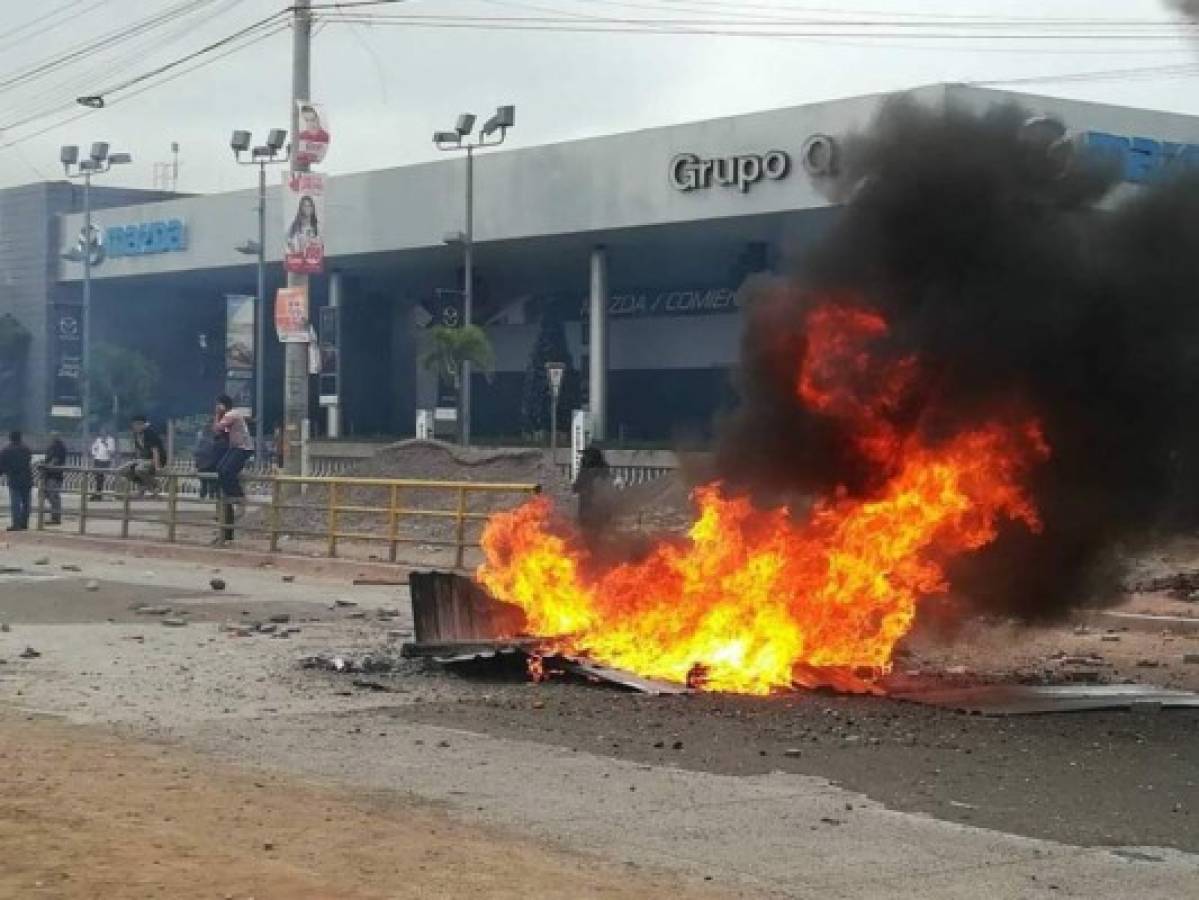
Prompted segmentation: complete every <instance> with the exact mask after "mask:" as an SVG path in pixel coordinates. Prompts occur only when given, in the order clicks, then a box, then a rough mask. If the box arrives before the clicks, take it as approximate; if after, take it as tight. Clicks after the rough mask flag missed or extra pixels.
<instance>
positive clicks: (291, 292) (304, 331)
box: [275, 287, 309, 344]
mask: <svg viewBox="0 0 1199 900" xmlns="http://www.w3.org/2000/svg"><path fill="white" fill-rule="evenodd" d="M275 331H277V332H278V334H279V341H280V342H281V343H284V344H307V343H308V339H309V330H308V288H306V287H288V288H279V292H278V293H277V294H276V295H275Z"/></svg>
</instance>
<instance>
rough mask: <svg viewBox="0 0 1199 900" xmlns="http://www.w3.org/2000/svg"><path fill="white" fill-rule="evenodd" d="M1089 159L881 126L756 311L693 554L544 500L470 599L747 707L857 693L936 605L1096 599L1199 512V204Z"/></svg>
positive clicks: (689, 539) (506, 541)
mask: <svg viewBox="0 0 1199 900" xmlns="http://www.w3.org/2000/svg"><path fill="white" fill-rule="evenodd" d="M1070 151H1071V145H1070V144H1069V142H1068V141H1067V140H1066V139H1065V137H1064V133H1063V132H1062V131H1061V130H1060V129H1058V128H1056V127H1055V126H1054V124H1053V123H1051V122H1047V121H1046V120H1043V119H1030V117H1029V116H1028V115H1027V114H1026V113H1024V112H1022V111H1021V110H1019V109H1015V108H1004V109H1000V110H994V111H991V112H989V113H987V114H985V115H981V116H979V115H975V114H973V113H970V112H967V111H964V110H958V109H950V110H949V111H947V112H946V111H932V110H929V109H927V108H924V107H920V106H918V105H915V104H913V103H910V102H906V101H902V102H897V103H895V104H893V105H891V106H890V107H888V108H887V109H886V110H885V111H884V113H883V114H882V116H881V117H880V120H879V122H878V123H877V124H876V125H875V127H874V129H873V130H872V131H871V132H870V133H868V134H865V135H863V136H860V137H859V138H858V139H856V140H855V141H853V142H852V144H851V145H850V146H849V148H848V150H847V158H846V160H845V161H844V167H843V173H842V188H843V190H844V191H845V197H846V204H845V206H844V207H843V209H842V211H841V213H840V215H839V219H838V221H837V222H836V223H835V224H834V225H833V226H832V228H831V230H830V232H829V233H828V234H827V235H826V237H825V238H824V239H823V240H822V241H821V242H820V244H819V245H818V246H817V247H816V249H815V250H814V252H812V253H811V254H810V255H809V256H808V257H807V258H806V259H804V260H802V261H801V265H800V266H799V272H800V274H799V275H798V276H796V277H795V278H793V279H789V280H769V281H763V282H761V283H758V284H757V285H755V286H753V287H752V289H751V294H752V299H751V303H750V304H749V308H748V310H749V311H748V321H747V327H746V333H745V337H744V344H743V352H742V366H741V372H740V394H741V404H740V407H739V408H738V410H737V411H736V412H735V413H734V414H733V415H732V416H731V417H730V419H729V421H728V422H726V423H725V428H724V438H723V441H722V445H721V447H720V452H719V454H718V466H717V468H718V476H719V477H718V479H717V480H716V481H714V482H712V483H710V484H706V485H702V486H700V487H698V488H697V489H696V491H695V495H694V498H695V503H696V506H697V517H696V520H695V523H694V525H693V526H692V528H691V530H690V532H689V534H688V535H687V536H686V537H684V538H675V537H664V538H662V539H660V540H656V541H650V542H648V543H646V542H640V543H634V542H632V541H621V540H618V539H615V538H614V537H613V536H611V535H584V534H581V533H580V532H579V531H578V530H577V529H576V528H575V527H574V526H573V525H571V524H569V523H567V522H566V521H565V520H564V519H562V518H561V517H560V516H559V515H558V514H557V513H556V511H555V510H554V508H553V506H552V504H551V502H550V501H549V500H547V499H537V500H534V501H532V502H530V503H528V504H526V505H525V506H523V507H521V508H519V509H516V510H513V511H511V512H506V513H501V514H498V515H496V516H494V517H493V518H492V519H491V521H490V522H489V524H488V527H487V529H486V533H485V535H484V539H483V546H484V550H485V553H486V561H485V563H484V564H483V565H482V566H481V567H480V569H479V571H478V573H477V579H478V582H479V583H480V584H481V585H482V586H484V587H485V588H486V589H487V590H488V591H489V592H490V593H491V594H492V595H493V596H494V597H495V598H497V599H499V600H501V601H504V602H506V603H509V604H512V605H513V606H515V607H518V608H519V609H521V610H522V611H523V612H524V614H525V616H526V618H527V624H528V628H529V630H530V631H532V632H533V633H534V634H536V635H538V636H539V637H540V639H542V640H543V641H547V642H549V644H550V645H551V646H552V647H554V648H555V649H557V650H560V651H563V652H569V653H585V654H588V655H590V656H591V657H593V658H595V659H597V660H600V661H602V662H604V663H607V664H610V665H614V666H619V667H622V668H626V669H629V670H632V671H634V672H636V673H638V674H640V675H644V676H647V677H650V678H660V679H666V680H669V681H674V682H679V683H689V684H693V685H696V686H702V687H704V688H706V689H709V690H723V691H737V692H745V693H766V692H769V691H771V690H774V689H778V688H786V687H789V686H792V685H802V686H820V685H824V686H833V687H837V688H839V689H845V690H862V689H864V688H865V687H866V686H867V685H868V683H869V680H870V679H871V678H873V677H875V676H877V675H879V674H881V673H884V672H886V671H887V670H888V669H889V666H890V663H891V660H892V655H893V653H894V650H895V646H896V643H897V642H898V641H899V640H900V639H901V638H902V637H903V636H904V635H905V634H906V633H907V632H908V631H909V629H910V628H911V627H912V624H913V622H914V620H915V618H916V616H917V615H918V613H919V611H920V607H921V601H922V600H923V599H924V598H927V597H931V596H935V595H946V596H949V597H950V598H951V600H952V607H951V608H954V609H957V610H959V611H965V610H969V609H975V610H984V611H989V612H999V613H1004V614H1012V613H1014V614H1017V615H1021V616H1024V617H1026V618H1035V617H1047V616H1052V615H1060V614H1061V613H1063V612H1065V611H1066V610H1068V609H1069V608H1071V607H1072V606H1073V605H1076V604H1079V603H1081V602H1083V601H1089V600H1092V599H1093V598H1094V597H1095V596H1096V592H1099V593H1100V594H1102V592H1103V591H1104V590H1106V589H1107V587H1108V586H1109V585H1114V578H1115V576H1116V575H1117V574H1118V568H1117V566H1116V565H1115V561H1116V550H1117V548H1122V549H1124V550H1127V549H1128V548H1129V547H1133V546H1135V544H1136V542H1138V541H1143V540H1144V539H1145V538H1146V536H1147V535H1148V534H1150V533H1151V532H1153V531H1155V530H1156V531H1157V532H1159V533H1160V532H1162V531H1167V532H1168V531H1170V530H1177V529H1179V528H1181V527H1184V526H1186V525H1188V524H1190V522H1191V521H1192V520H1193V519H1194V515H1195V512H1196V511H1197V510H1199V496H1196V492H1195V490H1194V489H1195V487H1196V483H1195V482H1196V479H1195V468H1194V467H1195V463H1196V461H1197V460H1199V424H1197V423H1196V420H1195V416H1194V415H1193V410H1194V408H1195V402H1194V401H1195V399H1196V398H1195V396H1194V394H1195V391H1196V388H1197V387H1199V380H1197V379H1196V378H1195V374H1196V372H1197V365H1196V364H1197V362H1199V304H1196V303H1195V302H1194V299H1193V286H1194V285H1195V284H1196V283H1199V181H1197V180H1196V179H1195V178H1194V177H1180V178H1177V179H1175V180H1173V181H1172V182H1171V183H1170V184H1169V185H1168V186H1164V187H1162V186H1159V187H1157V188H1154V189H1148V190H1146V191H1144V192H1143V193H1141V194H1140V195H1138V196H1136V197H1133V198H1132V199H1128V200H1125V201H1124V202H1122V203H1116V202H1115V201H1114V200H1113V188H1114V187H1115V182H1114V179H1113V178H1111V177H1109V176H1108V173H1107V172H1106V171H1105V170H1104V168H1103V165H1102V161H1093V160H1088V159H1084V158H1082V157H1081V156H1077V155H1075V154H1073V153H1072V152H1070ZM1113 593H1114V591H1113ZM943 606H944V605H943V604H942V608H943ZM864 679H865V680H864Z"/></svg>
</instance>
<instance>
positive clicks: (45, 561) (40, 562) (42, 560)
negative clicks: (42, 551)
mask: <svg viewBox="0 0 1199 900" xmlns="http://www.w3.org/2000/svg"><path fill="white" fill-rule="evenodd" d="M33 564H34V565H35V566H48V565H50V557H48V556H39V557H38V558H37V559H35V560H34V561H33Z"/></svg>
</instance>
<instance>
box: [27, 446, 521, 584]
mask: <svg viewBox="0 0 1199 900" xmlns="http://www.w3.org/2000/svg"><path fill="white" fill-rule="evenodd" d="M97 472H102V473H103V474H104V478H105V481H106V482H110V483H112V484H115V485H116V489H115V490H111V489H110V490H107V491H104V492H102V493H101V494H100V495H99V496H100V500H104V499H112V500H114V501H116V502H117V503H118V504H119V505H118V506H117V507H115V508H113V507H101V506H98V505H97V499H96V497H97V495H96V494H95V492H94V491H93V490H92V488H93V487H94V486H95V482H94V481H93V476H95V475H96V474H97ZM62 473H63V476H64V484H63V488H62V492H61V493H62V495H63V496H64V497H66V496H75V497H77V498H78V508H77V509H72V510H67V509H66V508H65V507H64V509H63V516H64V519H69V518H74V519H75V520H77V521H76V523H75V524H76V527H77V530H78V533H79V534H87V533H88V523H89V522H93V523H94V522H97V521H115V522H119V523H120V536H121V537H122V538H128V537H129V536H130V525H132V524H135V523H141V524H149V525H156V526H161V527H162V528H163V529H164V530H165V538H166V540H167V541H168V542H170V543H176V542H179V531H180V529H181V528H184V527H189V526H193V527H194V526H200V527H206V528H211V529H214V530H215V531H216V534H217V537H216V540H215V541H214V543H224V542H225V540H226V535H227V534H228V533H230V532H232V533H235V534H236V533H241V534H251V535H260V536H265V537H266V538H267V539H268V541H269V545H270V549H271V552H273V553H274V552H278V550H279V543H280V541H281V539H283V538H284V537H288V538H292V537H299V538H319V539H321V540H322V541H323V542H324V543H325V551H326V555H327V556H329V557H336V556H337V554H338V547H339V545H340V544H341V543H342V542H346V541H361V542H372V543H382V544H385V545H387V547H388V559H389V560H390V561H391V562H396V561H397V559H398V548H399V546H400V545H401V544H422V545H429V546H436V547H447V548H453V550H454V551H455V555H454V559H455V566H456V567H457V568H462V566H463V563H464V560H465V555H466V551H467V549H468V548H473V547H478V546H479V544H478V540H477V539H476V538H473V537H471V536H470V535H469V534H468V526H470V525H471V524H472V523H481V522H485V521H486V520H487V519H488V518H490V516H491V513H492V512H493V511H494V510H492V511H488V512H476V511H472V510H471V504H470V500H471V499H472V497H476V496H497V495H498V496H502V495H511V496H512V497H514V498H516V499H517V500H524V499H527V498H528V497H530V496H532V495H534V494H537V493H539V492H540V490H541V488H540V486H539V485H535V484H487V483H479V482H461V481H422V480H416V479H394V478H348V477H341V478H339V477H321V476H305V477H301V476H289V475H275V474H270V475H257V474H254V473H252V472H248V471H243V472H242V476H241V481H242V483H243V485H251V486H252V485H259V486H260V487H261V489H260V490H259V491H258V492H256V494H251V492H249V491H247V494H248V495H250V496H247V497H246V498H245V500H244V501H242V500H227V499H225V498H222V497H220V496H214V497H212V498H211V499H201V498H200V497H198V496H193V494H192V492H191V490H187V491H185V490H184V487H185V486H186V487H188V488H190V487H191V483H193V482H195V483H197V484H198V483H200V482H207V483H208V484H210V485H211V487H212V489H213V491H214V494H215V493H216V489H217V477H216V476H215V475H210V474H195V473H194V472H179V471H173V470H172V469H171V468H170V467H168V468H166V469H163V470H160V471H158V472H156V473H155V474H154V475H153V476H152V483H150V484H147V485H144V486H139V484H138V483H137V482H136V481H135V480H134V479H132V478H130V477H129V475H128V474H127V472H126V471H125V470H124V469H103V470H96V469H87V468H83V467H79V466H65V467H63V468H62ZM72 476H74V477H73V478H72ZM37 480H38V486H39V488H41V489H40V490H39V491H38V497H37V508H36V517H35V521H36V528H37V530H38V531H43V530H45V529H46V527H47V525H48V524H51V523H50V522H49V520H48V516H49V509H48V504H47V496H46V490H45V480H46V473H45V472H39V473H38V476H37ZM68 484H69V485H71V488H70V489H69V490H68V488H67V485H68ZM312 488H319V489H323V491H324V494H325V496H324V497H323V498H322V499H320V500H319V501H315V500H313V497H312V495H313V494H315V493H316V492H315V491H310V489H312ZM380 491H381V492H382V493H383V495H384V496H385V497H386V498H387V504H386V505H385V506H379V505H371V504H370V503H369V502H368V501H369V498H367V499H366V500H364V499H362V494H363V493H368V492H380ZM418 492H419V496H424V494H426V493H428V492H432V493H434V494H436V495H445V496H447V497H449V498H450V499H451V500H452V506H451V507H449V508H444V507H442V508H422V507H418V506H416V505H412V504H409V503H407V502H406V498H407V497H412V496H414V495H418ZM143 493H149V494H150V497H151V499H162V500H164V501H165V503H166V507H165V510H153V509H147V508H146V507H145V506H144V505H143V501H144V496H143ZM235 507H241V510H240V513H241V514H237V513H238V511H237V510H235ZM289 510H302V511H305V512H307V513H309V514H311V515H315V514H317V513H319V514H320V515H321V516H322V517H323V519H324V525H323V527H322V528H320V529H319V530H317V529H315V528H311V527H308V528H305V527H297V526H294V525H290V524H289V523H288V522H287V521H286V519H287V516H286V513H287V512H288V511H289ZM193 511H194V512H193ZM252 511H260V512H261V513H262V516H261V519H260V520H259V521H258V522H256V523H255V522H253V521H248V520H247V519H248V517H247V515H246V514H247V513H249V512H252ZM349 516H355V517H357V518H358V520H359V521H360V522H361V520H363V519H365V520H368V521H372V522H373V521H377V522H378V526H379V527H378V530H377V531H376V530H367V529H368V528H369V527H370V526H369V525H368V526H362V525H360V526H359V528H360V530H357V531H347V530H344V529H343V528H342V525H343V523H344V521H345V519H346V518H347V517H349ZM409 520H434V521H447V522H450V523H452V535H453V536H452V538H451V539H439V538H434V537H430V536H428V535H421V536H419V537H416V536H407V535H404V534H402V533H401V524H403V523H404V522H405V521H409Z"/></svg>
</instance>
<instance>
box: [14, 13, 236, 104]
mask: <svg viewBox="0 0 1199 900" xmlns="http://www.w3.org/2000/svg"><path fill="white" fill-rule="evenodd" d="M244 2H245V0H220V3H221V5H219V6H218V7H217V8H216V9H213V10H212V11H211V14H209V13H208V12H207V9H206V8H205V7H203V6H201V5H197V6H196V10H197V11H199V12H201V13H203V14H205V15H207V16H209V17H216V16H220V15H223V14H225V13H228V12H230V11H232V9H233V8H234V7H236V6H238V5H240V4H241V3H244ZM178 22H179V23H180V25H179V27H177V28H175V29H174V30H173V31H169V32H167V33H166V34H161V35H160V34H158V33H156V32H150V33H147V34H145V35H143V36H142V37H143V40H141V41H136V42H133V43H131V45H130V46H129V47H128V48H127V49H126V51H125V52H124V53H122V54H121V55H119V56H108V55H105V54H104V53H97V54H96V55H95V56H96V59H97V62H96V64H95V65H93V66H90V67H87V68H83V69H80V68H79V67H78V66H75V67H72V66H65V67H64V69H65V70H66V71H65V73H64V74H65V77H62V78H58V79H56V80H55V81H53V82H51V83H49V84H45V85H43V86H42V87H41V89H40V90H37V91H36V92H34V93H31V94H27V95H26V96H23V97H22V98H21V99H20V100H18V101H16V102H12V101H10V103H9V106H10V109H9V111H8V115H9V116H11V117H13V118H21V117H24V116H28V115H29V114H31V113H34V112H37V111H39V110H43V111H44V109H45V106H46V104H47V103H50V102H53V101H54V100H56V99H61V98H64V97H65V98H74V97H77V96H79V95H80V94H84V93H90V92H91V91H92V90H93V88H94V85H95V83H96V81H97V80H98V79H101V78H113V77H116V76H117V75H118V74H120V73H124V72H127V71H129V70H130V69H131V68H133V67H135V66H137V67H140V65H141V64H143V63H144V62H145V60H146V58H147V56H148V55H149V54H150V53H161V52H162V51H163V50H164V49H166V48H168V47H170V46H171V45H173V44H175V43H177V42H179V41H181V40H183V39H184V38H187V37H189V36H191V35H192V34H194V33H195V30H196V24H195V23H194V22H192V21H189V20H188V18H187V17H186V16H183V17H180V19H179V20H178ZM89 58H90V57H85V58H84V59H81V60H79V62H81V63H82V62H86V60H87V59H89ZM37 80H38V81H39V82H40V81H41V79H37ZM22 87H24V86H22ZM20 90H21V88H12V89H10V91H20ZM71 105H73V100H71V102H68V103H66V104H65V107H70V106H71ZM57 108H64V106H63V105H61V104H60V106H59V107H57ZM42 114H44V112H43V113H42Z"/></svg>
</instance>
